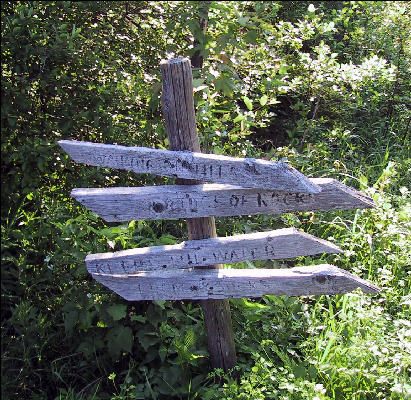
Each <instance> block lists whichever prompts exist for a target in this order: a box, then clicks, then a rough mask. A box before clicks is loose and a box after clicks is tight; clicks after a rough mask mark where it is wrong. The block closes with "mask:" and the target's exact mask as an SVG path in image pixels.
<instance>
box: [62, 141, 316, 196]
mask: <svg viewBox="0 0 411 400" xmlns="http://www.w3.org/2000/svg"><path fill="white" fill-rule="evenodd" d="M58 143H59V145H60V146H61V147H62V148H63V149H64V150H65V151H66V152H67V153H68V154H69V155H70V157H71V158H72V159H73V160H74V161H76V162H79V163H84V164H88V165H94V166H100V167H109V168H117V169H125V170H129V171H134V172H137V173H148V174H154V175H161V176H169V177H178V178H184V179H194V180H200V181H206V182H216V183H229V184H234V185H239V186H242V187H252V188H262V189H271V190H286V191H293V192H301V193H318V192H319V191H320V189H319V188H318V187H317V186H316V185H315V184H313V183H312V182H310V180H309V179H308V178H307V177H305V176H304V175H303V174H302V173H301V172H298V171H297V170H296V169H294V168H293V167H291V166H289V165H287V164H285V163H283V162H281V161H277V162H274V161H266V160H256V159H254V158H235V157H228V156H222V155H218V154H203V153H194V152H189V151H170V150H161V149H150V148H147V147H126V146H118V145H110V144H98V143H88V142H79V141H70V140H60V141H59V142H58Z"/></svg>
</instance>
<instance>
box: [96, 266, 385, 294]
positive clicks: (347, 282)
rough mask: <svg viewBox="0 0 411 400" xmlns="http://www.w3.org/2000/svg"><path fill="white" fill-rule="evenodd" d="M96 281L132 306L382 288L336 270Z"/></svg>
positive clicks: (178, 273) (211, 272)
mask: <svg viewBox="0 0 411 400" xmlns="http://www.w3.org/2000/svg"><path fill="white" fill-rule="evenodd" d="M93 277H94V279H96V280H97V281H99V282H100V283H101V284H103V285H104V286H106V287H108V288H109V289H111V290H113V291H114V292H116V293H117V294H119V295H120V296H121V297H123V298H124V299H126V300H129V301H139V300H202V299H228V298H241V297H262V296H264V295H267V294H269V295H288V296H308V295H322V294H343V293H347V292H350V291H352V290H355V289H357V288H360V289H361V290H362V291H363V292H365V293H376V292H379V291H380V289H379V288H378V287H377V286H375V285H374V284H372V283H370V282H368V281H366V280H364V279H361V278H359V277H358V276H356V275H354V274H351V273H349V272H347V271H345V270H343V269H340V268H337V267H335V266H333V265H328V264H321V265H315V266H305V267H294V268H290V269H206V270H199V269H192V270H174V271H152V272H141V273H137V274H128V275H115V274H93Z"/></svg>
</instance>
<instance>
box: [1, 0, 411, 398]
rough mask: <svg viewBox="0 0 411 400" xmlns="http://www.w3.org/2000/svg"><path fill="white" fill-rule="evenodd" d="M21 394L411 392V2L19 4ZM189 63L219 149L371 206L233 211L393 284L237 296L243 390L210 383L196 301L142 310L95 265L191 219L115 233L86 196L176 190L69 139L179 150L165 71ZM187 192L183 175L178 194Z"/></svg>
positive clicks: (5, 370) (9, 203)
mask: <svg viewBox="0 0 411 400" xmlns="http://www.w3.org/2000/svg"><path fill="white" fill-rule="evenodd" d="M1 18H2V88H1V90H2V103H1V106H2V107H1V129H2V135H1V138H2V139H1V154H2V158H1V172H2V178H1V179H2V180H1V182H2V190H1V229H2V230H1V234H2V235H1V236H2V238H1V253H2V267H1V280H2V283H1V285H2V286H1V300H2V307H1V331H2V340H1V353H2V385H1V390H2V397H3V398H4V399H22V398H24V399H26V398H27V399H29V398H30V399H45V398H47V399H88V400H90V399H137V398H141V399H142V398H151V399H170V398H175V399H194V398H198V399H199V398H201V399H241V398H243V399H314V398H315V399H404V398H411V384H410V380H409V376H410V375H409V374H410V368H411V357H410V354H411V341H410V337H411V322H410V319H409V307H410V304H411V297H410V294H409V289H410V267H409V266H410V239H409V237H410V219H409V215H410V202H409V198H410V187H409V182H410V175H409V171H410V134H409V125H410V79H409V73H410V37H411V34H410V33H411V32H410V4H409V3H408V2H395V1H394V2H385V1H383V2H380V1H379V2H374V1H367V2H365V1H354V2H345V1H329V2H328V1H327V2H313V3H312V4H311V3H310V2H305V1H298V2H294V1H284V2H275V1H269V2H266V1H261V2H251V1H242V2H237V1H233V2H225V1H216V2H214V1H212V2H197V1H190V2H180V1H177V2H150V1H139V2H128V1H116V2H108V1H107V2H106V1H95V2H91V1H80V2H70V1H59V2H53V1H48V2H44V1H40V2H39V1H25V2H20V1H16V2H2V8H1ZM177 56H183V57H191V59H192V64H193V67H194V68H193V74H194V85H195V103H196V115H197V126H198V131H199V136H200V140H201V146H202V149H203V151H204V152H216V153H222V154H229V155H236V156H251V157H262V158H266V159H272V160H279V159H284V160H287V161H288V162H289V163H290V164H291V165H293V166H294V167H296V168H298V169H299V170H300V171H302V172H303V173H304V174H306V175H308V176H315V177H322V176H327V177H334V178H336V179H338V180H340V181H341V182H344V183H346V184H348V185H350V186H352V187H355V188H357V189H360V190H363V191H364V192H366V193H367V194H368V195H370V196H372V197H373V198H374V200H375V202H376V204H377V206H376V208H375V209H373V210H366V211H362V210H357V211H355V210H354V211H345V212H342V211H339V212H329V213H310V212H308V213H300V214H286V215H282V216H275V215H274V216H258V217H247V216H244V217H238V218H220V219H218V220H217V231H218V234H219V235H220V236H225V235H231V234H236V233H245V232H250V231H258V230H264V229H275V228H277V227H283V226H296V227H299V228H300V229H302V230H304V231H306V232H310V233H312V234H314V235H316V236H318V237H321V238H324V239H328V240H332V241H334V242H335V243H336V244H338V245H339V246H340V247H341V248H342V249H343V250H344V254H342V255H337V256H328V255H324V256H321V257H317V258H316V259H311V258H309V257H304V258H300V259H297V260H290V261H287V262H284V263H278V262H272V261H267V262H255V263H254V265H255V266H257V267H259V266H265V267H285V266H287V267H288V266H293V265H303V264H305V265H308V264H313V263H322V262H330V263H333V264H335V265H337V266H339V267H341V268H345V269H347V270H349V271H351V272H354V273H356V274H359V275H360V276H362V277H363V278H366V279H369V280H371V281H373V282H374V283H376V284H378V285H379V286H380V287H381V288H382V292H381V293H380V294H378V295H372V296H371V295H364V294H362V293H361V292H360V291H358V292H353V293H349V294H346V295H343V296H317V297H301V298H291V297H286V296H282V297H275V296H265V297H264V298H262V299H254V300H247V299H242V300H232V301H231V306H232V313H233V323H234V330H235V339H236V346H237V351H238V358H239V362H238V373H237V374H238V377H239V378H238V379H237V380H233V379H232V378H230V377H229V376H226V375H225V374H223V373H222V372H220V371H214V372H213V371H212V370H211V369H210V366H209V363H208V358H207V357H208V353H207V347H206V338H205V336H204V327H203V321H202V315H201V311H200V308H199V307H198V305H197V304H196V303H195V302H160V301H157V302H138V303H126V302H125V301H123V300H122V299H121V298H119V297H118V296H117V295H115V294H113V293H111V292H109V291H108V290H106V289H104V288H102V287H101V286H100V285H99V284H98V283H97V282H94V281H93V280H92V279H91V278H90V277H89V276H88V274H87V272H86V269H85V266H84V257H85V256H86V254H88V253H91V252H93V253H95V252H104V251H109V250H112V249H115V250H119V249H124V248H131V247H136V246H149V245H159V244H169V243H176V242H179V241H181V240H183V239H185V238H186V231H185V226H184V222H183V221H155V222H153V221H131V222H130V223H128V224H123V225H118V224H108V223H105V222H104V221H102V220H101V219H100V218H98V217H97V216H96V215H95V214H93V213H91V212H88V211H87V210H85V209H84V208H82V207H80V206H79V205H78V204H76V203H75V201H74V200H73V199H71V198H70V196H69V193H70V190H71V189H72V188H73V187H101V186H119V185H137V186H138V185H149V184H154V183H157V184H161V183H173V182H172V180H167V179H164V178H159V177H153V176H144V175H135V174H131V173H126V172H123V171H114V170H109V169H105V168H95V167H87V166H84V165H77V164H75V163H74V162H72V161H71V160H70V159H69V158H68V156H67V155H66V154H65V153H64V152H63V151H62V150H61V149H60V148H59V146H58V145H57V140H59V139H78V140H87V141H94V142H101V143H117V144H124V145H139V146H149V147H156V148H167V146H168V142H167V137H166V132H165V129H164V124H163V121H162V115H161V104H160V100H159V97H160V92H161V76H160V73H159V70H160V69H159V63H160V61H161V60H162V59H169V58H172V57H177ZM169 181H170V182H169Z"/></svg>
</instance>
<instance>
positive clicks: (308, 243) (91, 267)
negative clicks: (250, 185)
mask: <svg viewBox="0 0 411 400" xmlns="http://www.w3.org/2000/svg"><path fill="white" fill-rule="evenodd" d="M341 252H342V251H341V249H340V248H339V247H338V246H336V245H334V244H333V243H331V242H328V241H326V240H323V239H319V238H316V237H315V236H313V235H310V234H308V233H305V232H302V231H300V230H298V229H295V228H284V229H278V230H275V231H269V232H256V233H249V234H243V235H234V236H229V237H217V238H209V239H201V240H188V241H186V242H182V243H180V244H176V245H166V246H152V247H144V248H136V249H129V250H122V251H117V252H114V253H98V254H90V255H88V256H87V257H86V260H85V262H86V266H87V270H88V271H89V272H90V273H92V274H93V273H109V274H122V273H123V274H130V273H135V272H138V271H153V270H161V271H166V270H169V269H181V268H192V267H200V266H201V267H202V266H209V265H215V264H223V263H224V264H233V263H237V262H242V261H246V260H270V259H271V260H278V259H287V258H295V257H299V256H308V255H315V254H320V253H334V254H335V253H341Z"/></svg>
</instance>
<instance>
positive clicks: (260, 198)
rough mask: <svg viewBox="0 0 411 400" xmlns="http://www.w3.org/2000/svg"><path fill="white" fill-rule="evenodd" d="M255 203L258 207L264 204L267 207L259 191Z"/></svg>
mask: <svg viewBox="0 0 411 400" xmlns="http://www.w3.org/2000/svg"><path fill="white" fill-rule="evenodd" d="M257 204H258V207H261V205H264V207H267V203H266V202H265V201H264V200H263V198H262V196H261V193H260V192H259V193H257Z"/></svg>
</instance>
